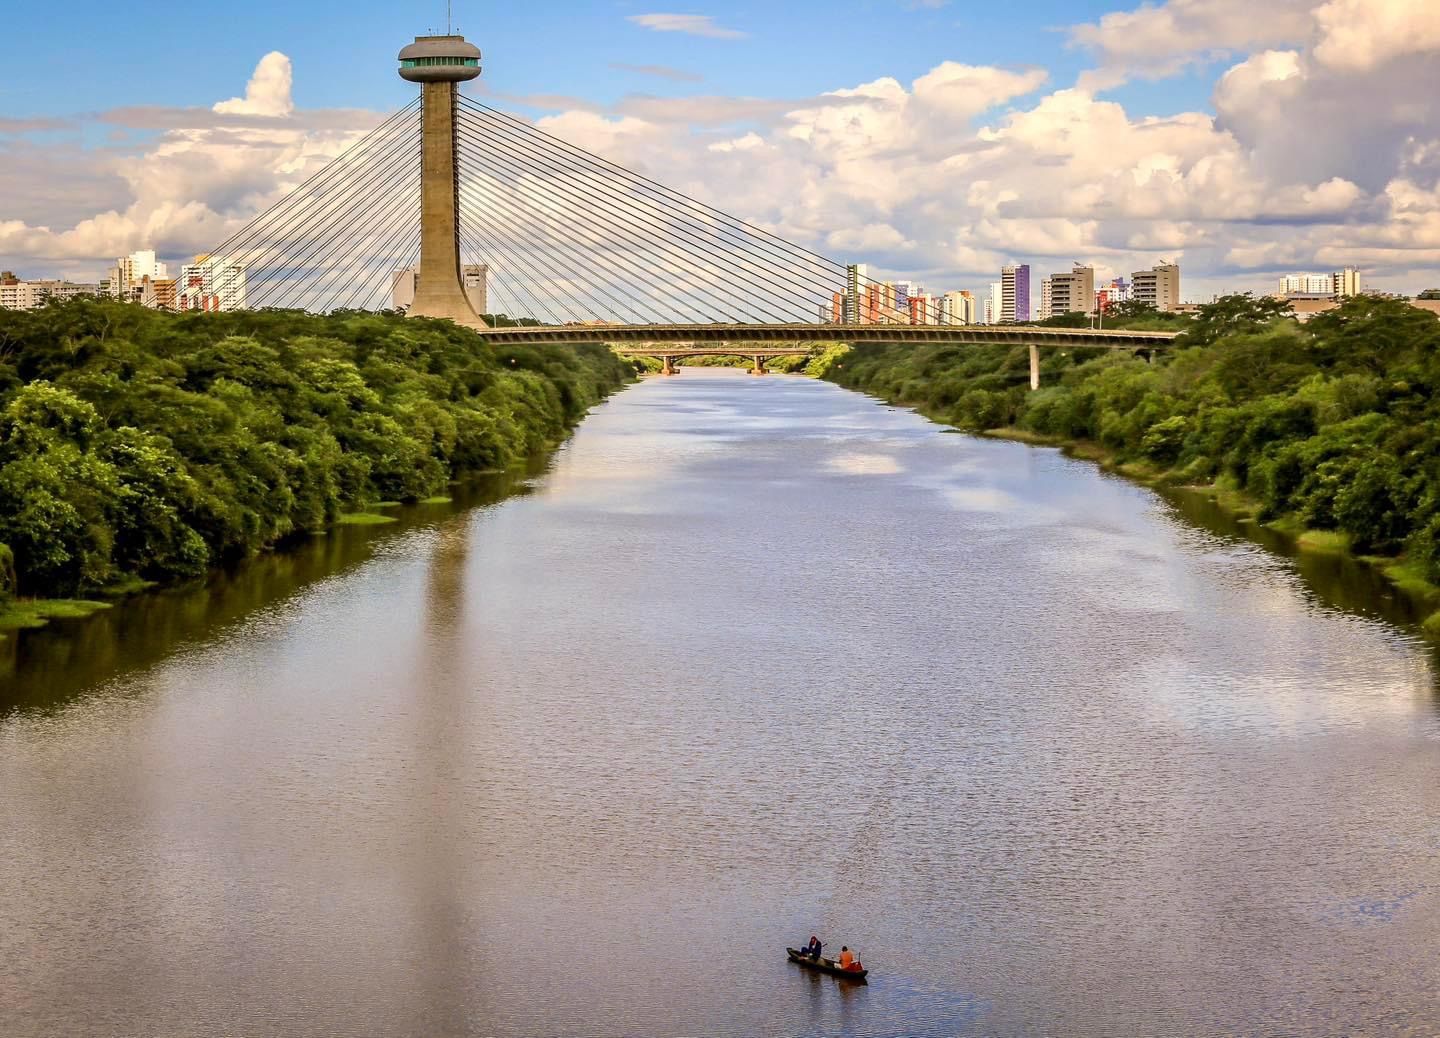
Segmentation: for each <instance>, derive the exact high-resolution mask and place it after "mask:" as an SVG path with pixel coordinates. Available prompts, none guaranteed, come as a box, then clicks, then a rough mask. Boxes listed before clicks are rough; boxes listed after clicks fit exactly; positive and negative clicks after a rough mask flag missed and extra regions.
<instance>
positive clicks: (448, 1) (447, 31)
mask: <svg viewBox="0 0 1440 1038" xmlns="http://www.w3.org/2000/svg"><path fill="white" fill-rule="evenodd" d="M452 3H453V0H445V35H446V36H449V35H451V32H450V6H451V4H452Z"/></svg>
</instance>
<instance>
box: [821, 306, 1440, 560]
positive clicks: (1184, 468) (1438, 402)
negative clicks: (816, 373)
mask: <svg viewBox="0 0 1440 1038" xmlns="http://www.w3.org/2000/svg"><path fill="white" fill-rule="evenodd" d="M1166 320H1173V321H1176V322H1177V323H1176V324H1175V327H1177V328H1183V329H1184V331H1183V333H1182V335H1181V337H1180V339H1179V340H1178V343H1177V348H1175V349H1173V350H1170V351H1166V352H1163V353H1160V354H1157V356H1156V357H1155V359H1154V363H1147V362H1146V360H1145V359H1143V358H1139V357H1135V356H1132V355H1130V354H1129V353H1117V352H1112V351H1101V350H1070V351H1064V352H1061V351H1056V350H1051V351H1043V352H1042V358H1043V363H1042V388H1041V389H1040V390H1039V391H1038V392H1034V393H1032V392H1030V391H1029V385H1028V372H1029V360H1028V353H1027V351H1026V349H1025V348H1024V347H1021V348H1018V349H1012V348H1008V347H991V348H976V347H954V346H936V347H925V348H920V349H916V348H914V347H904V346H875V347H870V346H862V347H856V348H855V349H853V350H852V351H850V352H849V353H847V354H845V355H844V356H843V357H835V358H831V361H830V363H829V364H828V365H827V367H826V372H825V377H827V378H830V379H832V380H833V381H835V382H838V383H840V384H841V385H844V386H848V387H851V388H854V389H859V390H863V391H866V392H870V393H874V394H875V395H877V396H881V397H884V398H885V399H887V400H890V401H893V402H896V403H901V404H905V405H908V406H912V407H916V408H918V409H920V410H922V411H924V412H925V413H926V414H928V415H930V416H932V417H934V418H937V419H939V420H942V421H946V422H951V423H953V424H955V425H958V426H960V427H962V428H967V429H974V430H993V429H997V428H1009V429H1012V430H1019V431H1021V433H1022V434H1027V433H1028V434H1031V435H1035V436H1038V437H1046V438H1053V439H1055V440H1064V441H1070V442H1076V441H1086V442H1089V443H1093V444H1098V445H1100V446H1101V447H1102V448H1103V449H1104V450H1105V451H1106V452H1107V453H1108V454H1109V455H1110V457H1111V458H1113V459H1114V460H1115V461H1116V462H1117V463H1118V464H1121V465H1123V466H1125V467H1126V471H1129V472H1132V473H1134V474H1137V475H1142V476H1146V477H1149V478H1154V479H1158V480H1163V481H1169V482H1173V483H1183V484H1190V485H1195V484H1205V485H1215V486H1217V487H1218V488H1220V489H1222V490H1227V491H1230V492H1232V493H1235V494H1243V495H1244V496H1245V497H1246V498H1247V499H1248V500H1249V501H1251V502H1253V505H1254V507H1255V509H1256V510H1257V512H1258V515H1259V518H1260V519H1262V520H1266V521H1276V520H1282V521H1288V522H1290V523H1292V524H1295V525H1297V526H1299V525H1303V526H1304V527H1306V528H1309V529H1312V530H1328V531H1335V532H1336V533H1337V534H1339V535H1343V538H1344V539H1345V540H1347V541H1348V542H1349V543H1350V545H1351V546H1352V547H1353V548H1354V549H1355V550H1356V551H1358V552H1360V553H1367V554H1377V555H1397V554H1401V553H1405V554H1406V555H1407V556H1408V559H1409V560H1410V563H1411V565H1412V568H1413V569H1414V570H1416V571H1418V572H1420V573H1423V575H1424V576H1425V577H1426V578H1427V579H1428V580H1430V581H1433V582H1440V320H1437V318H1436V316H1435V315H1434V314H1431V313H1428V312H1426V311H1424V310H1419V309H1416V308H1414V307H1411V306H1409V305H1407V304H1406V303H1404V302H1402V301H1398V300H1388V299H1380V298H1377V297H1370V296H1364V297H1360V298H1357V299H1352V300H1349V301H1347V302H1346V303H1345V305H1343V306H1341V307H1339V308H1336V309H1334V310H1331V311H1329V312H1327V313H1324V314H1322V315H1320V316H1317V317H1315V318H1313V319H1312V320H1311V321H1309V322H1308V323H1306V324H1304V325H1301V324H1297V323H1296V322H1295V321H1294V320H1293V319H1291V318H1289V317H1287V316H1285V306H1284V304H1280V303H1276V302H1275V301H1273V300H1259V299H1253V298H1251V297H1249V296H1230V297H1226V298H1224V299H1221V300H1219V301H1218V302H1216V303H1214V304H1212V305H1210V306H1206V307H1204V308H1203V309H1202V312H1201V313H1200V315H1199V316H1198V317H1197V318H1195V319H1193V320H1189V319H1183V318H1163V317H1160V316H1159V315H1154V314H1145V313H1143V312H1141V311H1140V310H1139V309H1138V308H1136V309H1132V310H1131V311H1130V312H1129V313H1128V314H1126V315H1125V319H1124V320H1123V321H1122V322H1120V323H1121V324H1122V325H1128V326H1130V327H1159V326H1161V324H1162V323H1163V322H1164V321H1166ZM1106 324H1107V327H1109V326H1110V319H1109V318H1107V321H1106ZM1337 539H1338V538H1337Z"/></svg>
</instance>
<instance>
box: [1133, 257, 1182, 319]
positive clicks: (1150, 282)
mask: <svg viewBox="0 0 1440 1038" xmlns="http://www.w3.org/2000/svg"><path fill="white" fill-rule="evenodd" d="M1130 298H1131V299H1133V300H1135V301H1136V302H1137V303H1148V304H1149V305H1150V306H1153V307H1154V308H1155V309H1156V310H1159V311H1161V312H1163V313H1173V312H1174V311H1175V308H1176V307H1177V306H1179V305H1180V266H1179V264H1176V263H1161V264H1160V265H1159V266H1156V267H1152V268H1151V269H1149V270H1137V271H1136V272H1135V273H1134V274H1132V275H1131V276H1130Z"/></svg>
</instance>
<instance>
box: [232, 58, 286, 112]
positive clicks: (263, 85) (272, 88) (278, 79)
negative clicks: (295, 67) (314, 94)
mask: <svg viewBox="0 0 1440 1038" xmlns="http://www.w3.org/2000/svg"><path fill="white" fill-rule="evenodd" d="M292 81H293V76H292V74H291V69H290V59H289V58H288V57H286V56H285V55H284V54H281V53H280V52H279V51H278V50H274V51H271V52H270V53H269V54H267V55H265V56H264V57H263V58H261V59H260V64H259V65H257V66H255V74H254V75H253V76H251V77H250V82H249V83H248V84H247V85H246V87H245V96H244V97H232V98H231V99H230V100H228V101H221V102H219V103H218V104H216V105H215V111H217V112H219V113H220V114H222V115H273V116H285V115H289V114H290V113H291V112H293V111H294V110H295V102H294V101H293V100H292V99H291V97H290V87H291V84H292Z"/></svg>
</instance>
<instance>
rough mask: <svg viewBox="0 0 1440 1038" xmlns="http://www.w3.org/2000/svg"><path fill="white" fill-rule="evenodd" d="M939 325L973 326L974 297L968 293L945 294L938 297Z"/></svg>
mask: <svg viewBox="0 0 1440 1038" xmlns="http://www.w3.org/2000/svg"><path fill="white" fill-rule="evenodd" d="M940 323H941V324H974V323H975V297H974V296H972V295H971V294H970V293H969V292H946V293H945V294H944V295H943V296H941V297H940Z"/></svg>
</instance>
